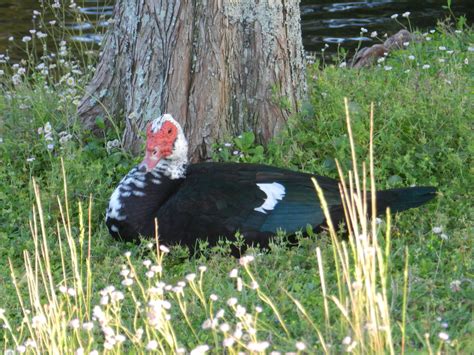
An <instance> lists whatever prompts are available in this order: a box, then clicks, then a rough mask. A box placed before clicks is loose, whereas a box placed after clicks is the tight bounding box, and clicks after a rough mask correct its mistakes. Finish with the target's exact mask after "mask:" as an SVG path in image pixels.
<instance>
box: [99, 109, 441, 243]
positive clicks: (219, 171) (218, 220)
mask: <svg viewBox="0 0 474 355" xmlns="http://www.w3.org/2000/svg"><path fill="white" fill-rule="evenodd" d="M187 149H188V147H187V141H186V138H185V137H184V133H183V131H182V129H181V126H180V125H179V124H178V123H177V122H176V121H175V120H174V119H173V118H172V117H171V116H170V115H163V116H161V117H159V118H157V119H156V120H154V121H153V122H152V123H150V124H149V126H148V128H147V148H146V154H145V159H144V161H143V162H142V164H140V165H139V166H137V167H135V168H133V169H132V170H131V171H130V173H128V174H127V176H125V177H124V178H123V179H122V181H121V182H120V184H119V186H118V187H117V188H116V189H115V191H114V193H113V194H112V197H111V199H110V202H109V207H108V209H107V216H106V223H107V226H108V228H109V231H110V233H111V234H112V235H113V236H114V237H117V238H121V239H124V240H129V241H130V240H137V239H138V238H139V236H140V235H141V236H144V237H154V234H155V219H157V220H158V224H159V237H160V240H161V241H162V242H163V243H166V244H182V245H187V246H190V247H194V246H195V245H196V241H197V240H198V239H202V240H208V241H209V242H210V244H211V245H212V244H215V243H216V242H217V241H218V240H219V238H220V237H223V238H227V239H232V238H233V237H234V235H235V234H236V232H240V233H241V234H242V235H243V238H244V240H245V241H246V242H247V244H260V245H262V246H265V245H267V244H268V241H269V239H270V237H271V236H272V235H274V234H275V233H276V232H277V230H279V229H282V230H285V231H286V233H288V234H290V235H291V234H294V233H295V232H297V231H298V230H301V229H303V230H304V229H305V228H306V226H307V225H308V224H309V225H311V226H312V227H313V228H314V229H316V230H317V229H320V228H321V227H322V226H324V225H325V222H326V221H325V218H324V214H323V211H322V209H321V206H320V203H319V199H318V198H317V196H316V193H315V190H314V186H313V183H312V181H311V178H312V177H314V178H316V180H317V181H318V184H319V185H320V186H321V188H322V189H323V191H324V195H325V198H326V201H327V203H328V206H329V211H330V214H331V218H332V220H333V222H334V223H336V224H337V223H338V222H340V221H342V219H343V207H342V203H341V197H340V195H339V187H338V181H336V180H334V179H330V178H327V177H321V176H315V175H311V174H305V173H301V172H294V171H291V170H287V169H280V168H276V167H271V166H266V165H258V164H234V163H202V164H194V165H189V166H188V165H187ZM434 195H435V189H434V188H432V187H411V188H405V189H392V190H386V191H380V192H377V209H378V211H377V212H378V213H383V212H385V210H386V208H387V207H391V209H392V211H393V212H399V211H403V210H406V209H408V208H412V207H417V206H419V205H421V204H423V203H425V202H427V201H429V200H430V199H432V198H433V197H434Z"/></svg>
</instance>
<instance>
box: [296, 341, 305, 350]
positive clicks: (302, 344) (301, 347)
mask: <svg viewBox="0 0 474 355" xmlns="http://www.w3.org/2000/svg"><path fill="white" fill-rule="evenodd" d="M296 349H298V350H299V351H303V350H305V349H306V344H305V343H303V342H302V341H299V342H297V343H296Z"/></svg>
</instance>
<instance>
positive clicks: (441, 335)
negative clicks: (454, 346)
mask: <svg viewBox="0 0 474 355" xmlns="http://www.w3.org/2000/svg"><path fill="white" fill-rule="evenodd" d="M438 338H440V339H441V340H443V341H447V340H449V334H448V333H445V332H439V333H438Z"/></svg>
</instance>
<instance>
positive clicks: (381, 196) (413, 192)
mask: <svg viewBox="0 0 474 355" xmlns="http://www.w3.org/2000/svg"><path fill="white" fill-rule="evenodd" d="M435 196H436V188H434V187H432V186H417V187H407V188H402V189H390V190H384V191H377V214H383V213H385V211H386V209H387V207H390V211H391V212H392V213H395V212H401V211H404V210H407V209H409V208H414V207H418V206H421V205H423V204H425V203H426V202H428V201H430V200H431V199H433V198H434V197H435Z"/></svg>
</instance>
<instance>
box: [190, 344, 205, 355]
mask: <svg viewBox="0 0 474 355" xmlns="http://www.w3.org/2000/svg"><path fill="white" fill-rule="evenodd" d="M209 349H210V347H209V345H199V346H198V347H196V348H194V349H193V350H191V352H190V353H189V354H190V355H203V354H205V353H206V352H208V351H209Z"/></svg>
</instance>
